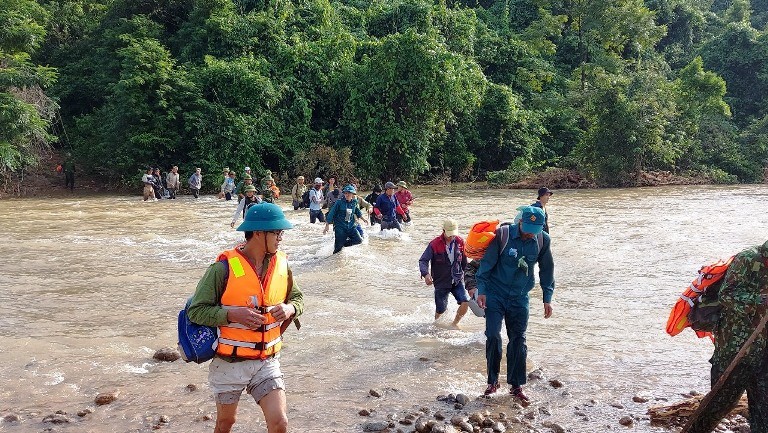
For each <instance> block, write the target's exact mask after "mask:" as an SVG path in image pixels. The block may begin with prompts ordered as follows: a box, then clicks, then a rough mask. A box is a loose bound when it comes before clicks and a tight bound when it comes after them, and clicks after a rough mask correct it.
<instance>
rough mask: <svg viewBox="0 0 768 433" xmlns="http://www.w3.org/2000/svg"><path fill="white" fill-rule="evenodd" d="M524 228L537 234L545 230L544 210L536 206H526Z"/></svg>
mask: <svg viewBox="0 0 768 433" xmlns="http://www.w3.org/2000/svg"><path fill="white" fill-rule="evenodd" d="M520 210H521V211H522V218H521V219H520V222H522V223H523V224H522V227H521V228H522V230H523V231H524V232H526V233H531V234H534V235H537V234H539V233H541V231H542V230H544V210H543V209H541V208H538V207H534V206H525V207H523V208H522V209H520Z"/></svg>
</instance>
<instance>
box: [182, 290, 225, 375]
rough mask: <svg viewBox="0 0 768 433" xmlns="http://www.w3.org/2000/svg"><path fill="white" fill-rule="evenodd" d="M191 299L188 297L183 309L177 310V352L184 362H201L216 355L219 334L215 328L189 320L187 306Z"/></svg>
mask: <svg viewBox="0 0 768 433" xmlns="http://www.w3.org/2000/svg"><path fill="white" fill-rule="evenodd" d="M191 301H192V298H189V299H188V300H187V305H185V306H184V309H183V310H181V311H179V320H178V328H179V353H180V354H181V358H182V359H183V360H184V361H186V362H196V363H198V364H202V363H203V362H206V361H210V360H211V359H213V357H214V355H216V346H217V344H218V340H219V335H218V330H217V329H216V328H212V327H210V326H203V325H198V324H197V323H194V322H192V321H191V320H189V317H187V308H189V303H190V302H191Z"/></svg>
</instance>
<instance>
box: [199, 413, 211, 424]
mask: <svg viewBox="0 0 768 433" xmlns="http://www.w3.org/2000/svg"><path fill="white" fill-rule="evenodd" d="M212 419H213V416H212V415H210V414H205V415H200V416H199V417H197V418H195V421H198V422H200V421H210V420H212Z"/></svg>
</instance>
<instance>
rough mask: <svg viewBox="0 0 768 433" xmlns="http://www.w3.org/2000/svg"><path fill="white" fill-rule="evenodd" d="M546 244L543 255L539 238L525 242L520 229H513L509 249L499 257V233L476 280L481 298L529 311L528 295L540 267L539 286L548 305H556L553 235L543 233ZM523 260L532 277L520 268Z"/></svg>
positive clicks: (485, 257)
mask: <svg viewBox="0 0 768 433" xmlns="http://www.w3.org/2000/svg"><path fill="white" fill-rule="evenodd" d="M543 236H544V242H543V245H542V247H541V251H539V243H538V242H537V241H536V238H535V237H534V238H531V239H528V240H523V238H521V237H520V229H519V228H518V227H517V226H512V227H510V230H509V240H508V241H507V245H506V246H505V247H504V249H503V250H502V252H501V254H499V248H500V245H499V242H498V240H499V238H500V236H499V235H498V231H497V233H496V239H494V241H493V242H491V243H490V245H488V249H487V250H486V251H485V255H483V258H482V260H480V269H478V271H477V274H476V275H475V278H476V279H477V289H478V295H486V296H489V297H492V296H498V297H501V298H503V299H504V300H505V304H506V305H508V306H510V307H528V292H530V291H531V289H533V286H534V283H535V279H534V276H533V269H534V265H535V264H536V263H538V264H539V284H541V290H542V292H543V298H544V303H545V304H548V303H550V302H552V293H553V292H554V291H555V263H554V260H553V259H552V251H551V250H550V248H549V245H550V238H549V235H548V234H546V233H543ZM521 257H525V262H526V263H528V274H527V275H526V272H525V269H522V268H520V267H519V265H518V264H519V261H520V258H521Z"/></svg>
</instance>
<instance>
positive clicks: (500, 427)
mask: <svg viewBox="0 0 768 433" xmlns="http://www.w3.org/2000/svg"><path fill="white" fill-rule="evenodd" d="M491 430H493V431H494V432H496V433H504V432H505V431H507V428H506V427H505V426H504V424H502V423H500V422H497V423H494V424H493V425H492V426H491Z"/></svg>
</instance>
